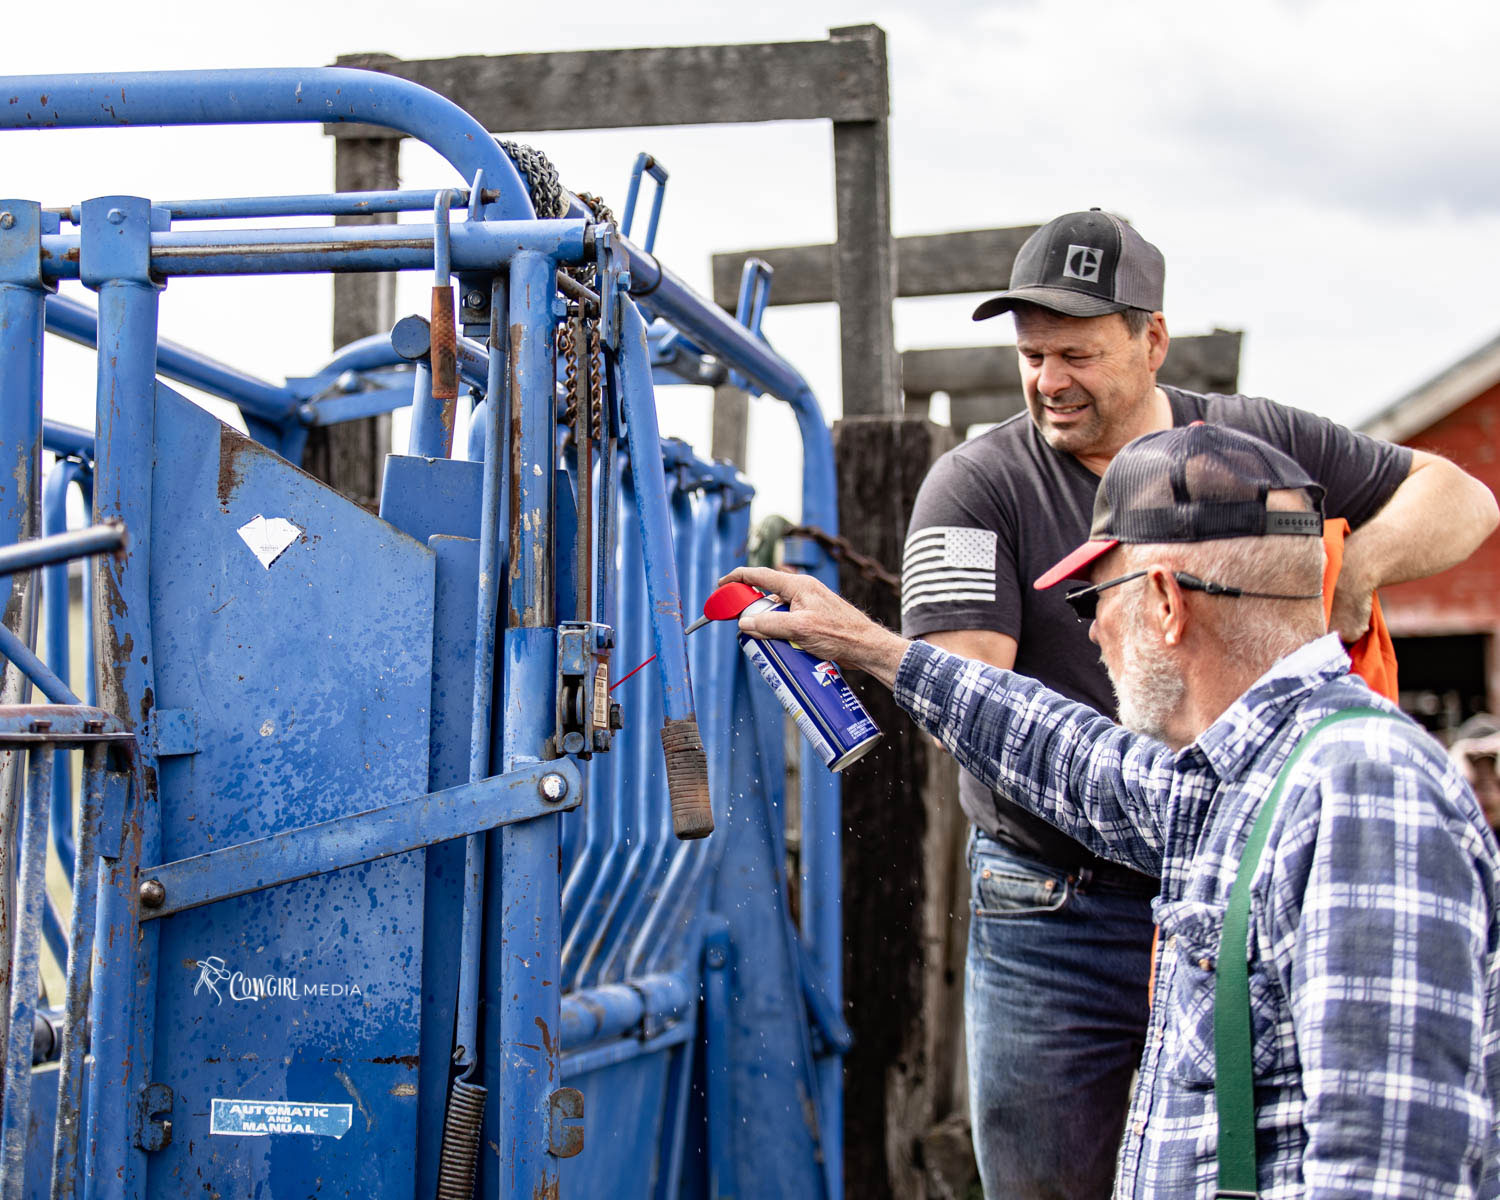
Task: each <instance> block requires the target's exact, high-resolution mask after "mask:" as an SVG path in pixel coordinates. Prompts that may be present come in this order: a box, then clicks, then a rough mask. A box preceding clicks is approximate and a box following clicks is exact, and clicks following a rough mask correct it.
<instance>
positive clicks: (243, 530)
mask: <svg viewBox="0 0 1500 1200" xmlns="http://www.w3.org/2000/svg"><path fill="white" fill-rule="evenodd" d="M239 533H240V537H241V538H242V539H243V541H244V543H245V545H247V546H249V547H250V552H251V553H252V554H254V555H255V557H256V558H258V559H260V565H261V566H263V567H265V569H266V570H268V571H269V570H270V569H271V564H272V563H273V562H275V561H276V560H277V559H278V558H280V557H281V556H282V555H283V554H284V553H286V548H287V547H288V546H290V545H291V544H292V543H293V542H295V541H296V540H297V539H298V538H299V537H301V536H302V530H300V529H299V528H297V526H295V525H293V524H292V523H291V522H290V521H288V520H287V519H286V518H285V517H272V518H271V519H270V520H269V521H268V520H266V518H265V517H263V516H261V515H260V514H259V513H256V514H255V516H254V517H253V518H251V519H250V520H249V521H247V522H245V524H243V525H241V526H240V530H239Z"/></svg>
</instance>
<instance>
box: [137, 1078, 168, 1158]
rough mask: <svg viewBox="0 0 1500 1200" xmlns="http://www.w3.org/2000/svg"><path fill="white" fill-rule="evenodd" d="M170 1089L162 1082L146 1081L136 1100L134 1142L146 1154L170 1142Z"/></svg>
mask: <svg viewBox="0 0 1500 1200" xmlns="http://www.w3.org/2000/svg"><path fill="white" fill-rule="evenodd" d="M175 1099H176V1097H175V1096H173V1094H172V1089H171V1088H169V1087H168V1086H167V1085H166V1084H164V1083H148V1084H147V1085H146V1086H145V1087H143V1088H142V1089H141V1094H140V1096H139V1097H137V1100H136V1110H135V1144H136V1145H137V1146H139V1147H140V1148H141V1149H142V1150H144V1151H146V1152H147V1153H148V1154H150V1153H154V1152H155V1151H157V1150H165V1149H166V1148H167V1147H168V1146H170V1145H171V1144H172V1121H171V1116H172V1103H173V1101H174V1100H175Z"/></svg>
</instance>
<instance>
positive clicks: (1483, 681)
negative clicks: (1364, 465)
mask: <svg viewBox="0 0 1500 1200" xmlns="http://www.w3.org/2000/svg"><path fill="white" fill-rule="evenodd" d="M1362 428H1363V430H1364V432H1366V433H1369V434H1372V435H1374V436H1375V437H1381V438H1387V439H1389V440H1390V441H1393V442H1400V443H1401V444H1402V445H1404V446H1410V447H1412V448H1413V449H1415V450H1427V451H1431V452H1432V453H1434V454H1441V455H1442V456H1443V457H1444V458H1448V459H1452V460H1453V461H1454V462H1456V463H1457V464H1458V465H1459V466H1461V467H1463V468H1464V470H1466V471H1468V472H1469V473H1470V474H1472V475H1473V476H1475V477H1476V478H1478V479H1481V480H1483V481H1484V483H1485V484H1486V485H1488V487H1489V488H1490V489H1491V490H1492V491H1494V492H1495V493H1496V494H1497V495H1500V447H1497V439H1500V337H1497V338H1495V339H1493V340H1492V341H1490V342H1487V343H1486V344H1485V345H1483V346H1481V347H1479V349H1477V350H1475V351H1474V352H1473V353H1472V354H1469V355H1467V356H1465V357H1464V358H1461V359H1459V361H1458V362H1456V363H1454V364H1453V365H1452V366H1450V367H1448V368H1447V369H1446V370H1445V371H1443V372H1441V373H1440V374H1438V375H1437V376H1435V377H1434V378H1432V379H1430V380H1428V381H1427V382H1426V383H1424V384H1422V386H1420V387H1418V388H1416V389H1415V390H1414V391H1412V392H1409V393H1408V394H1407V395H1405V396H1403V397H1402V398H1401V399H1399V400H1397V401H1396V402H1395V403H1394V404H1392V405H1391V406H1390V407H1389V408H1387V409H1385V410H1384V411H1383V412H1381V413H1379V414H1377V415H1376V416H1375V417H1373V418H1371V419H1370V420H1369V421H1367V422H1366V423H1365V424H1364V426H1363V427H1362ZM1442 519H1443V514H1441V513H1433V514H1432V520H1433V522H1434V525H1436V523H1437V522H1440V521H1441V520H1442ZM1380 603H1381V606H1382V608H1383V609H1384V610H1385V615H1386V620H1387V621H1388V622H1389V624H1390V627H1391V633H1392V635H1393V637H1394V638H1395V643H1396V658H1397V663H1398V669H1399V672H1400V681H1401V706H1402V707H1403V708H1405V709H1406V710H1407V711H1408V712H1410V713H1412V715H1414V716H1416V717H1417V718H1418V719H1420V720H1421V721H1422V722H1423V723H1424V724H1426V725H1427V726H1428V727H1429V728H1430V729H1433V730H1435V731H1442V730H1445V729H1449V728H1452V727H1453V726H1456V725H1458V724H1460V723H1461V722H1463V721H1464V720H1465V719H1466V718H1467V717H1469V716H1472V715H1473V714H1474V713H1476V712H1494V711H1496V709H1497V707H1500V647H1497V645H1496V638H1497V635H1500V537H1491V538H1490V539H1489V540H1488V541H1486V542H1485V543H1484V545H1482V546H1480V548H1479V549H1478V550H1477V551H1475V553H1474V555H1473V556H1472V557H1471V558H1470V559H1469V560H1468V561H1467V562H1465V563H1463V564H1462V565H1460V566H1458V567H1455V568H1453V569H1452V570H1450V571H1444V572H1443V573H1442V574H1440V575H1434V576H1432V577H1431V578H1430V579H1419V580H1416V581H1414V582H1412V583H1403V584H1399V585H1397V586H1396V587H1391V588H1385V589H1383V590H1382V591H1381V593H1380Z"/></svg>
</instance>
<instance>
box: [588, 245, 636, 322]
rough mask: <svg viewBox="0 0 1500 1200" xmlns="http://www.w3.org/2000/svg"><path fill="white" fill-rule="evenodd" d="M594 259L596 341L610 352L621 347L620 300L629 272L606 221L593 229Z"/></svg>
mask: <svg viewBox="0 0 1500 1200" xmlns="http://www.w3.org/2000/svg"><path fill="white" fill-rule="evenodd" d="M594 257H595V259H596V261H597V265H598V270H597V271H596V275H597V276H598V278H597V280H596V282H597V284H598V287H599V340H600V341H601V342H603V343H604V344H605V345H606V346H608V347H609V348H610V349H611V350H618V349H619V348H620V319H621V318H620V301H621V297H623V296H624V295H626V294H627V293H628V292H629V291H630V272H629V271H627V270H625V269H624V268H623V267H622V265H621V257H622V256H621V255H620V252H619V248H618V247H617V246H616V245H615V227H614V226H613V225H611V224H609V223H608V222H605V223H604V224H602V225H596V226H595V227H594Z"/></svg>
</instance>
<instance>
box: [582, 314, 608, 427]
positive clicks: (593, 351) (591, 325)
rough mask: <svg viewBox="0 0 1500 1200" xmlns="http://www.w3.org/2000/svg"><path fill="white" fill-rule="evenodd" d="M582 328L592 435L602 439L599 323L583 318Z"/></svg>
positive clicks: (602, 414)
mask: <svg viewBox="0 0 1500 1200" xmlns="http://www.w3.org/2000/svg"><path fill="white" fill-rule="evenodd" d="M583 327H584V330H585V331H586V332H587V334H588V345H589V395H590V396H591V397H592V399H593V403H592V408H593V417H594V434H595V436H596V437H602V436H603V432H602V431H603V429H604V387H603V380H602V379H601V378H600V375H599V364H600V362H601V361H602V355H601V353H600V347H599V322H598V320H597V319H596V320H589V319H588V318H585V319H584V322H583Z"/></svg>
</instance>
